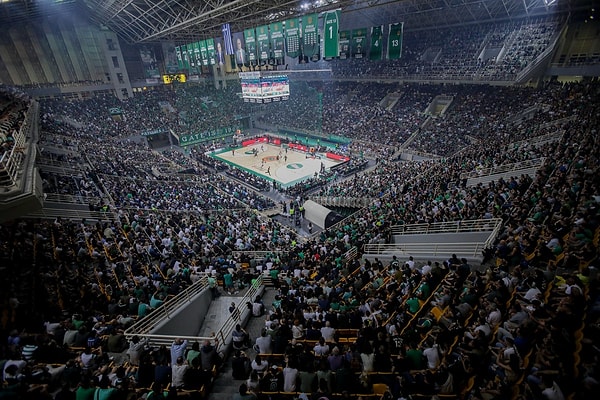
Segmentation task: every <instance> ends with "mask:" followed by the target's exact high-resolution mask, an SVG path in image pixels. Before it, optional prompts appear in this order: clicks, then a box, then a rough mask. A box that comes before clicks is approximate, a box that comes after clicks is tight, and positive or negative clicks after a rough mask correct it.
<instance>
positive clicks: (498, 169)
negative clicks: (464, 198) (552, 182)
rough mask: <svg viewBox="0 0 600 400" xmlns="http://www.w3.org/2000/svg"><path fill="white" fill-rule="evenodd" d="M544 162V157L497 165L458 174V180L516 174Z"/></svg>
mask: <svg viewBox="0 0 600 400" xmlns="http://www.w3.org/2000/svg"><path fill="white" fill-rule="evenodd" d="M545 160H546V158H545V157H540V158H534V159H531V160H524V161H519V162H516V163H510V164H502V165H497V166H494V167H489V168H483V169H481V170H478V171H470V172H463V173H462V174H460V178H461V179H465V178H482V177H484V176H490V175H496V174H503V173H506V172H517V171H520V170H522V169H527V168H532V167H539V166H540V165H543V164H544V161H545Z"/></svg>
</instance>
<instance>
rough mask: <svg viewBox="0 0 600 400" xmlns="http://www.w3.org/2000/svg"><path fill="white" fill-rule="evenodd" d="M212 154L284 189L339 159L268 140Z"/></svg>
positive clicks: (331, 165) (335, 162) (334, 163)
mask: <svg viewBox="0 0 600 400" xmlns="http://www.w3.org/2000/svg"><path fill="white" fill-rule="evenodd" d="M211 156H212V157H214V158H217V159H219V160H222V161H225V162H226V163H228V164H230V165H235V166H237V167H238V168H241V169H243V170H245V171H248V172H251V173H253V174H255V175H259V176H262V177H264V178H267V179H269V180H275V181H276V182H277V183H279V184H280V185H281V186H282V187H284V188H285V187H289V186H292V185H294V184H296V183H298V182H301V181H303V180H306V179H308V178H310V177H314V176H315V173H317V174H318V173H320V171H321V169H322V168H324V169H325V170H326V171H327V170H329V169H330V168H331V167H333V166H334V165H337V164H339V163H341V162H342V161H339V160H334V159H330V158H327V157H326V155H325V154H321V153H314V154H312V153H307V152H303V151H299V150H294V149H290V148H288V147H287V145H281V146H276V145H273V144H270V143H254V144H252V145H249V146H245V147H237V148H235V149H233V150H231V149H229V150H223V151H221V152H215V153H212V154H211Z"/></svg>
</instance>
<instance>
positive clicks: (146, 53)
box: [140, 46, 160, 78]
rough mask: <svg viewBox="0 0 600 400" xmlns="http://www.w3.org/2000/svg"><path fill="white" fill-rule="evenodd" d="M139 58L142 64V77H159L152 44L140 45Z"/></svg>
mask: <svg viewBox="0 0 600 400" xmlns="http://www.w3.org/2000/svg"><path fill="white" fill-rule="evenodd" d="M140 58H141V59H142V66H143V68H144V77H145V78H160V71H159V70H158V63H157V62H156V55H155V54H154V49H153V48H152V46H142V47H140Z"/></svg>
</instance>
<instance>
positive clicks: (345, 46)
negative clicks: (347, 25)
mask: <svg viewBox="0 0 600 400" xmlns="http://www.w3.org/2000/svg"><path fill="white" fill-rule="evenodd" d="M351 36H352V32H351V31H341V32H340V60H345V59H347V58H350V37H351Z"/></svg>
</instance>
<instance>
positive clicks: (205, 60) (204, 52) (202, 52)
mask: <svg viewBox="0 0 600 400" xmlns="http://www.w3.org/2000/svg"><path fill="white" fill-rule="evenodd" d="M198 46H199V47H200V57H201V58H202V65H204V66H205V67H206V66H208V49H207V48H206V40H201V41H199V42H198Z"/></svg>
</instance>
